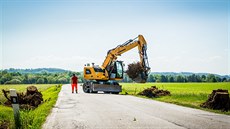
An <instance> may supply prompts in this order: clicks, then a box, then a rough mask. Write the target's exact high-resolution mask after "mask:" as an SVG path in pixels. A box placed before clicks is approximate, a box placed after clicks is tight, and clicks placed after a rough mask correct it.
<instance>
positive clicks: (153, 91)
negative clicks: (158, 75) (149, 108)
mask: <svg viewBox="0 0 230 129" xmlns="http://www.w3.org/2000/svg"><path fill="white" fill-rule="evenodd" d="M138 95H143V96H146V97H149V98H155V97H159V96H166V95H170V92H169V91H167V90H159V89H158V88H157V87H156V86H151V87H150V88H147V89H144V90H143V91H142V92H140V93H138Z"/></svg>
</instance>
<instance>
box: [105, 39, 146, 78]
mask: <svg viewBox="0 0 230 129" xmlns="http://www.w3.org/2000/svg"><path fill="white" fill-rule="evenodd" d="M135 47H138V52H139V56H140V64H141V66H142V68H143V69H144V73H142V75H141V76H142V79H147V77H148V72H149V70H150V67H149V63H148V57H147V53H146V50H147V43H146V41H145V39H144V37H143V36H142V35H138V37H136V38H134V39H130V40H128V41H126V42H125V43H123V44H121V45H118V46H117V47H115V48H113V49H111V50H109V51H108V53H107V56H106V58H105V60H104V62H103V64H102V66H101V67H102V68H103V69H106V70H107V71H110V70H109V69H110V66H111V64H112V63H113V62H115V61H116V60H117V57H118V56H121V55H122V54H123V53H125V52H127V51H129V50H131V49H133V48H135Z"/></svg>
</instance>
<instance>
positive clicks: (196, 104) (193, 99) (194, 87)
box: [121, 82, 230, 115]
mask: <svg viewBox="0 0 230 129" xmlns="http://www.w3.org/2000/svg"><path fill="white" fill-rule="evenodd" d="M121 85H122V93H121V94H130V95H135V96H138V97H143V96H139V95H137V94H138V93H139V92H140V91H143V90H144V89H145V88H148V87H151V86H157V87H158V88H159V89H163V90H168V91H170V93H171V95H170V96H162V97H158V98H152V99H154V100H158V101H163V102H167V103H173V104H177V105H182V106H187V107H192V108H198V109H202V110H207V111H211V112H217V113H223V114H228V115H230V111H228V112H221V111H219V110H211V109H204V108H201V107H200V104H201V103H203V102H205V101H206V100H207V99H208V96H209V94H211V92H212V90H216V89H226V90H228V91H230V83H229V82H226V83H145V84H137V83H122V84H121ZM144 98H146V97H144Z"/></svg>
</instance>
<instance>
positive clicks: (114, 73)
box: [107, 61, 124, 80]
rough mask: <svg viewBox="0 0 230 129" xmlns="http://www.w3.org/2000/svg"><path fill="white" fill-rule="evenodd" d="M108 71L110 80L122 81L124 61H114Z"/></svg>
mask: <svg viewBox="0 0 230 129" xmlns="http://www.w3.org/2000/svg"><path fill="white" fill-rule="evenodd" d="M107 71H108V73H109V79H110V80H122V79H123V73H124V69H123V62H122V61H114V62H112V63H111V64H110V65H108V67H107Z"/></svg>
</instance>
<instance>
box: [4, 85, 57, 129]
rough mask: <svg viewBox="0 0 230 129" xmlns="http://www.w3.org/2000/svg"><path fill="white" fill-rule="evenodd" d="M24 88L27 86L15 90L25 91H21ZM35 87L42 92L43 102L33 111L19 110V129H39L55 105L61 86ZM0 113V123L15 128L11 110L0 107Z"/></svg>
mask: <svg viewBox="0 0 230 129" xmlns="http://www.w3.org/2000/svg"><path fill="white" fill-rule="evenodd" d="M36 86H37V85H36ZM26 87H27V85H21V86H18V87H16V89H17V90H18V91H25V90H23V89H24V88H26ZM37 87H38V89H39V91H42V92H41V93H42V95H43V99H44V102H43V103H42V104H41V105H39V106H38V108H36V109H34V110H20V119H21V127H20V128H21V129H40V128H41V126H42V124H43V123H44V122H45V120H46V117H47V116H48V114H49V113H50V111H51V109H52V107H53V105H54V104H55V103H56V100H57V98H58V93H59V92H60V90H61V85H38V86H37ZM14 88H15V87H14ZM0 101H3V100H0ZM0 111H1V112H0V121H3V120H7V121H10V128H15V127H14V117H13V110H12V108H11V107H6V106H3V105H0Z"/></svg>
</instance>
